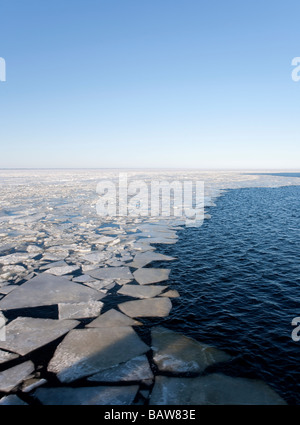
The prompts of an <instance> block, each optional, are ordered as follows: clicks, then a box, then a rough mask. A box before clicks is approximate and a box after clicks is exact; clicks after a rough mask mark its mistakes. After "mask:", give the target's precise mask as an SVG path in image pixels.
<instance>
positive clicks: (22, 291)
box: [0, 274, 104, 310]
mask: <svg viewBox="0 0 300 425" xmlns="http://www.w3.org/2000/svg"><path fill="white" fill-rule="evenodd" d="M103 297H104V294H101V293H99V292H98V291H95V290H94V289H92V288H88V287H87V286H84V285H80V284H79V283H75V282H71V281H69V280H67V279H65V278H63V277H57V276H53V275H50V274H40V275H38V276H36V277H34V278H33V279H31V280H29V281H27V282H25V283H23V285H21V286H20V287H19V288H18V289H15V290H14V291H13V292H11V293H9V294H8V295H6V296H5V298H3V299H2V300H1V301H0V310H10V309H17V308H25V307H38V306H46V305H53V304H58V303H68V302H69V303H72V302H74V303H76V302H88V301H91V300H100V299H101V298H103Z"/></svg>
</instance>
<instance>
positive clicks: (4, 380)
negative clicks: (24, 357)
mask: <svg viewBox="0 0 300 425" xmlns="http://www.w3.org/2000/svg"><path fill="white" fill-rule="evenodd" d="M33 371H34V364H33V363H32V362H31V361H28V362H25V363H22V364H19V365H17V366H14V367H11V368H10V369H6V370H4V371H3V372H0V391H2V392H4V393H8V392H10V391H11V390H13V389H14V388H15V387H16V386H17V385H18V384H20V383H21V382H23V381H24V379H26V378H27V377H28V376H29V375H30V374H31V373H32V372H33Z"/></svg>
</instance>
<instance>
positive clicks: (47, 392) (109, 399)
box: [34, 385, 139, 406]
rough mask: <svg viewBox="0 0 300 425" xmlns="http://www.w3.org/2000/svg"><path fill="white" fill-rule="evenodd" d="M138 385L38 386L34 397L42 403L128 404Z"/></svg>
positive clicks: (53, 404)
mask: <svg viewBox="0 0 300 425" xmlns="http://www.w3.org/2000/svg"><path fill="white" fill-rule="evenodd" d="M138 389H139V387H138V386H137V385H130V386H126V387H105V386H101V387H100V386H99V387H81V388H68V387H61V388H38V389H37V390H36V392H35V393H34V395H35V397H36V398H37V399H38V400H39V401H40V402H41V403H42V404H44V405H52V406H55V405H57V406H58V405H73V406H78V405H110V406H111V405H130V404H132V402H133V400H134V398H135V396H136V394H137V392H138Z"/></svg>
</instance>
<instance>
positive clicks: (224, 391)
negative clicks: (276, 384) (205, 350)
mask: <svg viewBox="0 0 300 425" xmlns="http://www.w3.org/2000/svg"><path fill="white" fill-rule="evenodd" d="M150 404H151V405H177V406H184V405H284V404H286V403H285V401H284V400H283V399H282V398H281V397H280V396H279V395H278V394H276V393H275V391H273V390H272V388H270V387H269V386H268V385H266V384H265V383H264V382H262V381H257V380H253V379H247V378H232V377H230V376H226V375H223V374H217V373H215V374H211V375H207V376H203V377H202V376H201V377H198V378H168V377H166V376H157V377H156V378H155V386H154V389H153V391H152V395H151V399H150Z"/></svg>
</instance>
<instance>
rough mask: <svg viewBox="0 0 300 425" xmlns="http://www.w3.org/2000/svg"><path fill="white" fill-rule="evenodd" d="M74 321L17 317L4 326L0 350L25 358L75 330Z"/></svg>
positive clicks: (76, 323) (75, 323)
mask: <svg viewBox="0 0 300 425" xmlns="http://www.w3.org/2000/svg"><path fill="white" fill-rule="evenodd" d="M78 324H79V322H77V321H76V320H53V319H33V318H31V317H18V318H17V319H15V320H13V321H12V322H10V323H9V324H8V325H7V326H6V341H0V348H3V349H4V350H8V351H12V352H14V353H17V354H20V355H21V356H25V355H26V354H28V353H30V352H32V351H34V350H36V349H37V348H40V347H42V346H44V345H46V344H48V343H49V342H51V341H54V340H55V339H57V338H59V337H61V336H62V335H64V334H66V333H67V332H69V331H70V330H71V329H73V328H75V326H77V325H78Z"/></svg>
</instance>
